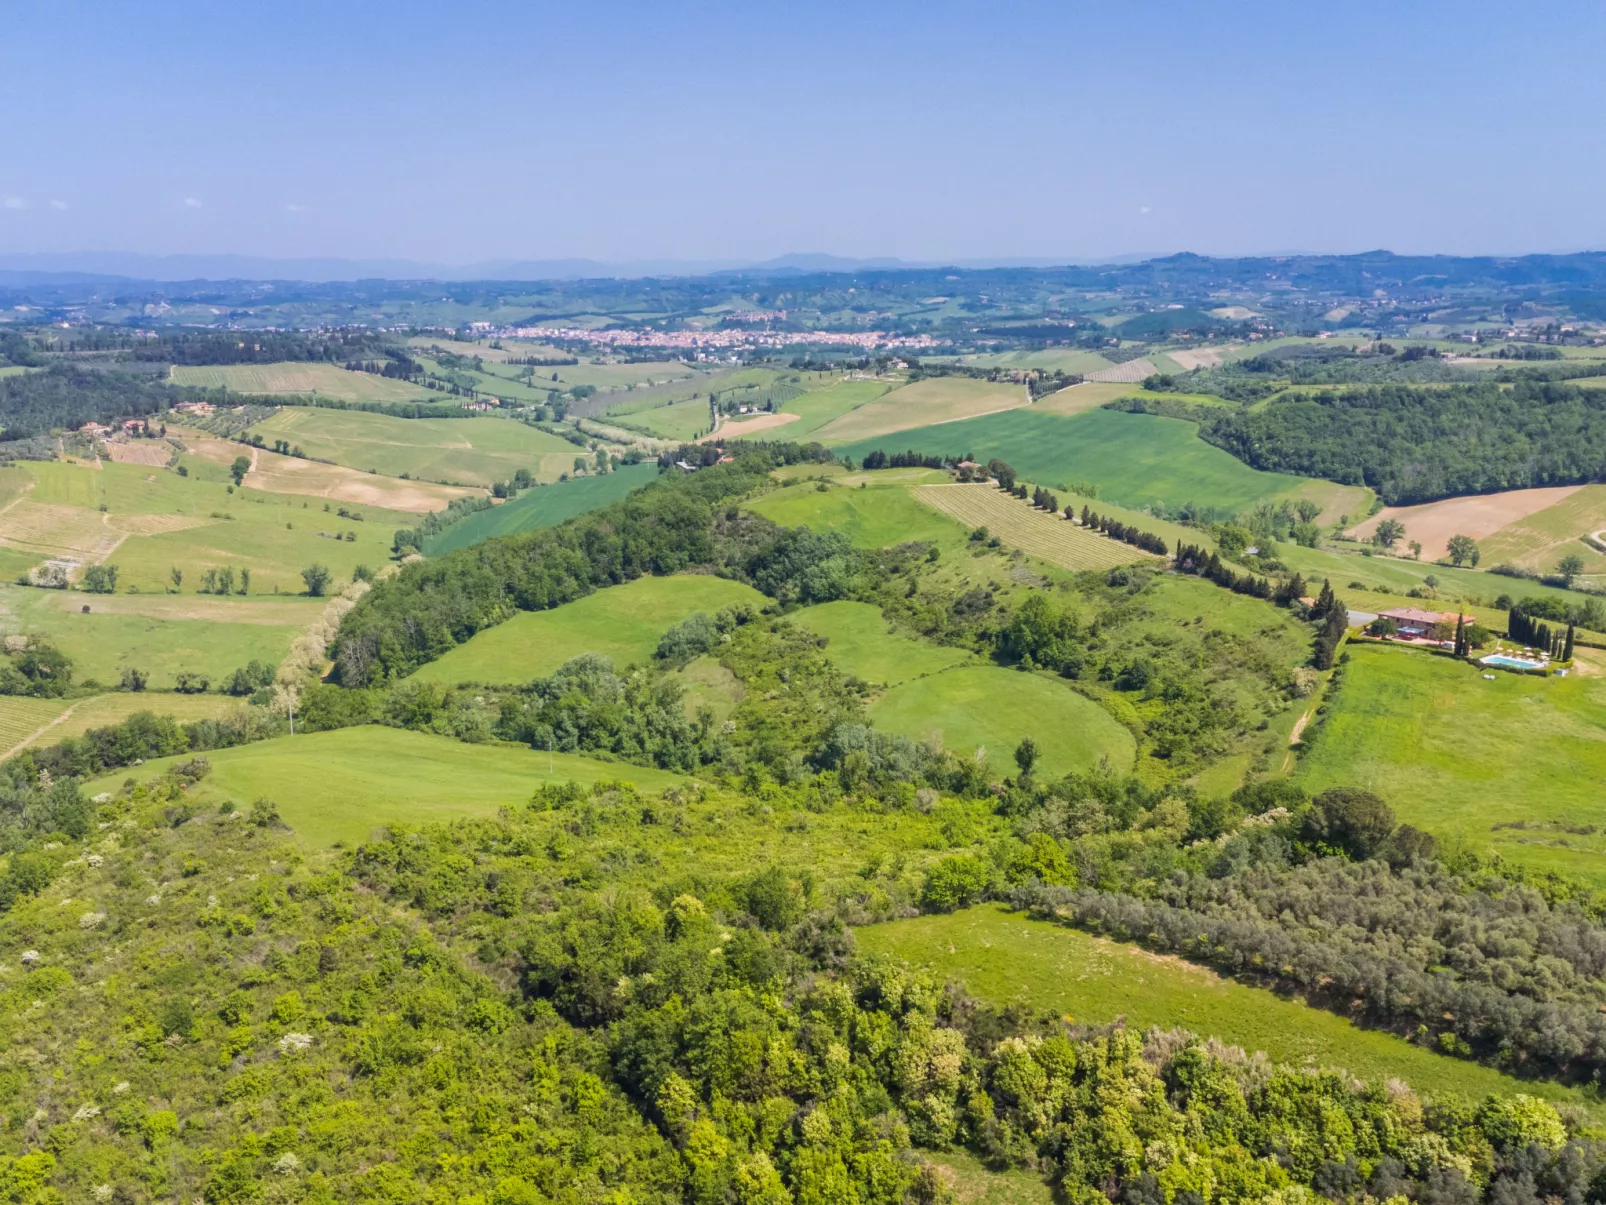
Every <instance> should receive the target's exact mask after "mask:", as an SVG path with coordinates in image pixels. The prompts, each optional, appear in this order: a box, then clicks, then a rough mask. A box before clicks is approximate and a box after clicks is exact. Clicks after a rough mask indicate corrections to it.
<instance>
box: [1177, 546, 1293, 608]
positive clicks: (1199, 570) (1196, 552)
mask: <svg viewBox="0 0 1606 1205" xmlns="http://www.w3.org/2000/svg"><path fill="white" fill-rule="evenodd" d="M1173 566H1174V567H1175V568H1176V570H1177V572H1179V573H1189V574H1192V575H1194V576H1195V577H1202V578H1205V579H1206V580H1208V581H1212V582H1215V584H1216V585H1218V586H1220V587H1222V588H1223V589H1225V590H1231V591H1232V592H1233V593H1234V594H1247V595H1249V596H1250V597H1251V598H1271V597H1272V596H1273V594H1274V591H1273V590H1272V585H1271V581H1270V580H1269V579H1268V578H1264V577H1256V576H1255V575H1254V574H1253V573H1239V572H1237V571H1236V570H1235V569H1233V567H1232V566H1231V565H1228V564H1227V563H1226V562H1225V561H1223V560H1222V559H1221V554H1220V553H1219V552H1216V551H1215V550H1213V549H1211V550H1206V549H1204V548H1201V547H1199V546H1198V545H1195V544H1180V545H1178V546H1177V555H1176V559H1175V560H1174V561H1173ZM1295 597H1297V595H1296V596H1295Z"/></svg>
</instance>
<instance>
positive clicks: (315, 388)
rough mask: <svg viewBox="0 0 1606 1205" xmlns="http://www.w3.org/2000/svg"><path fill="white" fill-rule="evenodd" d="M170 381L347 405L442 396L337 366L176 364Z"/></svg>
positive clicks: (440, 398) (410, 400)
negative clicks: (294, 395)
mask: <svg viewBox="0 0 1606 1205" xmlns="http://www.w3.org/2000/svg"><path fill="white" fill-rule="evenodd" d="M172 380H173V384H175V385H198V386H201V387H202V388H206V389H220V388H221V389H228V390H229V391H231V392H233V393H259V394H275V393H315V394H318V395H320V396H322V397H334V398H343V399H345V400H346V401H351V402H434V401H440V400H442V396H443V395H441V394H439V393H435V392H432V391H431V390H428V389H425V388H423V387H422V386H419V385H409V384H408V383H407V382H405V381H398V380H394V379H393V378H390V377H381V376H376V375H375V374H373V373H371V372H347V371H346V370H345V369H344V368H341V367H340V366H339V365H338V364H306V363H286V364H216V365H213V364H208V365H188V364H177V365H174V367H173V376H172Z"/></svg>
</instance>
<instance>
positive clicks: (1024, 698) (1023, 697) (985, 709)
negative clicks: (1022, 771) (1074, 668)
mask: <svg viewBox="0 0 1606 1205" xmlns="http://www.w3.org/2000/svg"><path fill="white" fill-rule="evenodd" d="M869 712H870V718H871V719H872V720H873V721H874V722H875V726H876V727H877V728H880V729H883V730H885V731H887V732H901V733H902V734H903V735H905V736H907V737H910V738H912V739H914V740H919V741H924V740H936V741H939V742H940V743H941V744H942V746H943V747H944V748H946V749H952V750H954V751H955V752H957V753H962V754H965V755H967V756H968V755H970V754H972V753H975V752H976V751H978V750H985V751H986V754H987V756H988V757H989V758H990V759H991V761H992V763H993V765H994V767H995V768H996V769H997V770H998V771H999V772H1002V771H1003V770H1005V769H1006V768H1007V769H1010V770H1011V771H1012V770H1013V763H1012V762H1011V761H1010V755H1011V754H1012V753H1013V752H1014V750H1015V746H1016V745H1018V744H1019V743H1020V741H1021V738H1022V737H1027V736H1029V737H1031V738H1032V739H1033V740H1035V741H1036V742H1037V744H1038V747H1039V748H1040V749H1041V750H1042V762H1041V770H1042V772H1043V773H1045V774H1064V773H1065V772H1067V771H1069V770H1090V769H1093V768H1094V767H1096V766H1098V765H1101V764H1104V763H1107V764H1108V765H1109V767H1110V768H1111V769H1112V770H1115V771H1117V772H1125V771H1127V770H1130V769H1131V768H1132V762H1133V759H1134V757H1135V756H1136V745H1135V743H1134V741H1133V739H1132V734H1131V733H1130V732H1128V731H1127V730H1126V729H1125V728H1123V727H1122V726H1121V725H1120V724H1118V723H1116V722H1115V720H1114V719H1112V718H1111V717H1110V716H1109V714H1108V713H1106V712H1105V711H1104V710H1103V709H1102V708H1101V707H1099V705H1098V704H1097V703H1094V702H1093V701H1092V700H1091V699H1086V698H1084V697H1083V696H1081V695H1079V694H1077V693H1076V692H1075V691H1073V690H1071V688H1070V687H1068V686H1066V685H1065V684H1064V683H1062V682H1060V681H1059V680H1058V679H1057V678H1052V677H1049V676H1047V675H1040V674H1026V673H1020V672H1019V671H1016V670H1011V669H1000V668H999V667H997V666H993V665H962V666H959V667H957V668H955V669H950V670H947V671H945V672H943V673H939V674H931V675H929V676H927V677H924V678H916V679H913V680H912V681H908V682H905V683H904V684H903V685H901V686H895V687H893V688H892V689H891V690H889V691H887V693H886V694H884V695H882V696H881V697H880V698H879V699H877V700H876V701H875V702H874V703H872V704H871V705H870V709H869Z"/></svg>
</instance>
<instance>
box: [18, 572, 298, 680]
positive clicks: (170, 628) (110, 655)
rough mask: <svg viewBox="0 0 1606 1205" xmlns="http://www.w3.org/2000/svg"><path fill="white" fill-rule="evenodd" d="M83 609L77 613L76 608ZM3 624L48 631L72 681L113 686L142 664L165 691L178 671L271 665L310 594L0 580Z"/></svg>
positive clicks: (223, 671) (217, 674)
mask: <svg viewBox="0 0 1606 1205" xmlns="http://www.w3.org/2000/svg"><path fill="white" fill-rule="evenodd" d="M85 606H87V607H89V608H90V610H89V613H88V614H87V615H86V614H84V613H83V611H82V608H83V607H85ZM0 609H3V610H4V611H6V612H9V614H10V615H11V617H12V622H11V624H10V625H8V626H13V627H15V628H16V629H18V630H21V631H28V632H45V633H48V634H49V636H50V638H51V640H53V641H54V642H55V644H56V646H57V647H58V648H60V649H61V651H62V652H64V653H66V654H67V656H69V657H71V658H72V661H73V680H74V682H77V683H82V682H85V681H89V680H94V681H97V682H100V683H101V684H103V685H106V686H116V685H117V683H118V681H119V680H120V679H121V677H122V672H123V670H124V669H125V668H130V667H132V668H134V669H140V670H143V671H145V673H147V674H148V675H149V676H150V686H151V688H152V689H154V690H170V689H172V687H173V684H174V680H175V675H177V674H178V673H180V672H181V671H189V672H191V673H199V674H205V675H207V676H209V677H210V678H211V679H212V682H213V684H214V685H217V684H218V683H220V682H221V680H222V679H223V677H224V676H225V675H227V674H230V673H232V672H233V671H234V670H236V669H238V668H239V667H241V666H243V665H245V664H246V663H247V662H248V661H263V662H266V663H267V664H269V665H274V666H276V665H278V664H279V662H280V661H282V660H283V659H284V657H285V654H286V653H288V652H289V651H290V645H291V643H292V642H293V641H294V640H295V638H296V637H297V636H298V635H299V634H300V633H301V631H302V629H303V628H304V627H306V625H307V624H309V623H311V622H312V620H314V619H316V618H317V617H318V614H319V612H320V610H321V604H320V603H319V602H318V601H316V600H307V601H305V602H301V601H299V600H295V599H290V598H286V599H282V600H274V599H272V598H271V596H270V598H269V599H264V600H260V602H259V600H256V599H242V598H237V597H231V598H212V597H209V596H198V595H193V594H191V595H169V596H162V595H150V596H147V595H122V594H114V595H108V596H104V597H103V596H100V595H94V594H80V593H76V592H73V593H68V592H63V591H57V590H36V589H29V588H27V587H23V586H12V585H4V586H0Z"/></svg>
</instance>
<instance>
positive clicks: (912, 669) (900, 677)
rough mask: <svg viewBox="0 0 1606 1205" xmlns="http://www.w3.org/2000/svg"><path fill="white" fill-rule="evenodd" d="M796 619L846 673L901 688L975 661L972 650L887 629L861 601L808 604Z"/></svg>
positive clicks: (877, 610)
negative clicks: (821, 639)
mask: <svg viewBox="0 0 1606 1205" xmlns="http://www.w3.org/2000/svg"><path fill="white" fill-rule="evenodd" d="M791 620H792V622H793V623H795V624H797V625H798V626H799V627H802V628H807V629H808V630H809V631H811V632H813V633H815V634H816V635H818V636H824V637H825V638H826V639H827V640H829V641H830V643H829V644H828V645H827V646H826V649H825V654H826V656H827V657H829V658H830V659H831V660H832V661H833V662H835V663H836V665H837V667H838V668H840V669H841V670H842V671H843V672H844V673H848V674H852V675H853V676H854V677H856V678H860V679H862V680H863V681H865V682H873V683H876V684H877V685H880V686H897V685H898V684H899V683H901V682H907V681H909V680H910V679H912V678H922V677H924V676H925V675H927V674H935V673H938V672H940V671H942V670H945V669H949V668H952V667H953V666H955V665H964V664H967V663H969V662H973V661H975V660H976V656H975V654H974V653H970V652H966V651H965V650H964V649H955V648H947V647H945V646H943V645H940V644H929V643H927V642H926V641H923V640H913V639H911V638H909V637H908V636H900V635H898V634H897V633H895V632H893V631H891V630H890V629H889V628H888V627H887V621H886V618H885V616H883V615H882V614H881V608H880V607H876V606H872V605H871V604H869V603H861V602H847V601H843V602H830V603H824V604H823V605H821V606H818V607H805V608H804V609H803V610H801V611H796V612H794V613H793V614H792V615H791Z"/></svg>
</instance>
